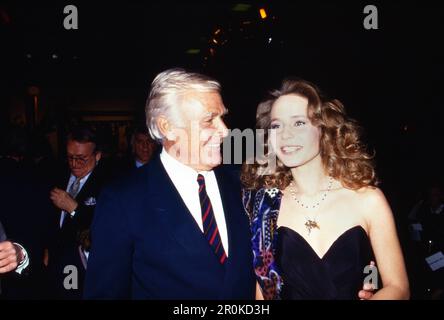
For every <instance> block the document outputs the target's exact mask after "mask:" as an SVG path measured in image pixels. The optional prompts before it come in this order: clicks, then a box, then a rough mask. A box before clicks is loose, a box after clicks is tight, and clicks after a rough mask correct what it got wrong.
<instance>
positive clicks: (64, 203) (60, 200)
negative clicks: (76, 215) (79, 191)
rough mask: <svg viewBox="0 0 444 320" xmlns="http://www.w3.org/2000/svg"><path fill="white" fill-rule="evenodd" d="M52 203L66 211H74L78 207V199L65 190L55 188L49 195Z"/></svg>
mask: <svg viewBox="0 0 444 320" xmlns="http://www.w3.org/2000/svg"><path fill="white" fill-rule="evenodd" d="M49 198H50V199H51V201H52V203H53V204H54V205H55V206H56V207H57V208H59V209H61V210H65V211H66V212H69V213H71V212H73V211H74V210H75V209H76V208H77V201H76V200H74V199H73V198H72V197H71V196H70V195H69V193H68V192H66V191H65V190H62V189H59V188H54V189H52V190H51V194H50V197H49Z"/></svg>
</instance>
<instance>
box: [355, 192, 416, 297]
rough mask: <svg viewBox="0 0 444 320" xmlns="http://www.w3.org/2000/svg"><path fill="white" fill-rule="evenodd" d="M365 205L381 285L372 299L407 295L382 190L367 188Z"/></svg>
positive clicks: (405, 276) (404, 273)
mask: <svg viewBox="0 0 444 320" xmlns="http://www.w3.org/2000/svg"><path fill="white" fill-rule="evenodd" d="M363 200H364V201H365V203H363V206H362V208H365V209H364V210H365V215H366V220H367V222H368V226H369V230H368V232H369V237H370V241H371V244H372V248H373V252H374V253H375V257H376V266H377V268H378V269H377V270H378V272H379V274H380V276H381V280H382V288H381V289H380V290H379V291H377V292H376V293H375V294H374V295H373V297H372V299H383V300H389V299H390V300H392V299H393V300H395V299H396V300H398V299H399V300H403V299H409V297H410V290H409V282H408V278H407V272H406V270H405V265H404V258H403V256H402V251H401V246H400V244H399V240H398V236H397V231H396V226H395V222H394V219H393V213H392V210H391V209H390V206H389V204H388V202H387V200H386V198H385V196H384V194H383V193H382V191H381V190H379V189H377V188H375V189H373V188H372V189H370V188H369V189H367V190H366V191H365V196H364V199H363Z"/></svg>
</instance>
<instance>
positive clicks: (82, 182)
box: [60, 171, 92, 228]
mask: <svg viewBox="0 0 444 320" xmlns="http://www.w3.org/2000/svg"><path fill="white" fill-rule="evenodd" d="M91 173H92V171H91V172H90V173H88V174H87V175H86V176H84V177H83V178H81V179H80V186H79V192H78V193H77V194H79V193H80V191H81V190H82V188H83V185H84V184H85V183H86V181H88V178H89V176H90V175H91ZM74 181H76V177H75V176H74V175H72V174H71V176H70V177H69V181H68V185H67V186H66V190H65V191H66V192H68V190H69V188H71V185H72V184H73V183H74ZM67 214H69V212H66V211H64V210H62V213H61V215H60V228H61V227H62V225H63V220H65V217H66V215H67ZM74 215H75V212H74V213H71V217H74Z"/></svg>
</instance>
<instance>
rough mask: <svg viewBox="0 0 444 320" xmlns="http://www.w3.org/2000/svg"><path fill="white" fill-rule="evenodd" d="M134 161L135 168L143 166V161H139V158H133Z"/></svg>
mask: <svg viewBox="0 0 444 320" xmlns="http://www.w3.org/2000/svg"><path fill="white" fill-rule="evenodd" d="M135 163H136V168H140V167H141V166H143V165H144V163H143V162H140V161H139V160H137V159H136V160H135Z"/></svg>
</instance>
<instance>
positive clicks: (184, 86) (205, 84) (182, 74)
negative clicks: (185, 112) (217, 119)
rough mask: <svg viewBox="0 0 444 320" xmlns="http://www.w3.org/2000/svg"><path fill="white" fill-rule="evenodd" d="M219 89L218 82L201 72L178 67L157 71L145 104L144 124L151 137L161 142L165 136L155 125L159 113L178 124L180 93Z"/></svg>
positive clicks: (216, 90) (217, 90)
mask: <svg viewBox="0 0 444 320" xmlns="http://www.w3.org/2000/svg"><path fill="white" fill-rule="evenodd" d="M220 90H221V86H220V83H219V82H217V81H216V80H214V79H212V78H210V77H208V76H206V75H203V74H199V73H194V72H188V71H186V70H184V69H180V68H174V69H168V70H166V71H163V72H161V73H159V74H158V75H157V76H156V78H155V79H154V80H153V82H152V84H151V90H150V94H149V96H148V99H147V102H146V105H145V114H146V125H147V127H148V130H149V132H150V135H151V137H152V138H153V139H154V140H156V141H157V142H162V140H163V139H164V138H165V137H164V136H163V135H162V133H161V131H160V129H159V128H158V126H157V118H158V117H159V116H161V115H162V116H165V117H166V118H167V119H168V120H169V121H171V122H172V123H175V124H176V125H179V124H178V123H179V122H180V119H178V118H179V117H178V116H177V111H178V107H179V103H180V100H179V98H180V96H181V95H183V94H184V93H187V92H189V91H198V92H213V91H215V92H218V93H220Z"/></svg>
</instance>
